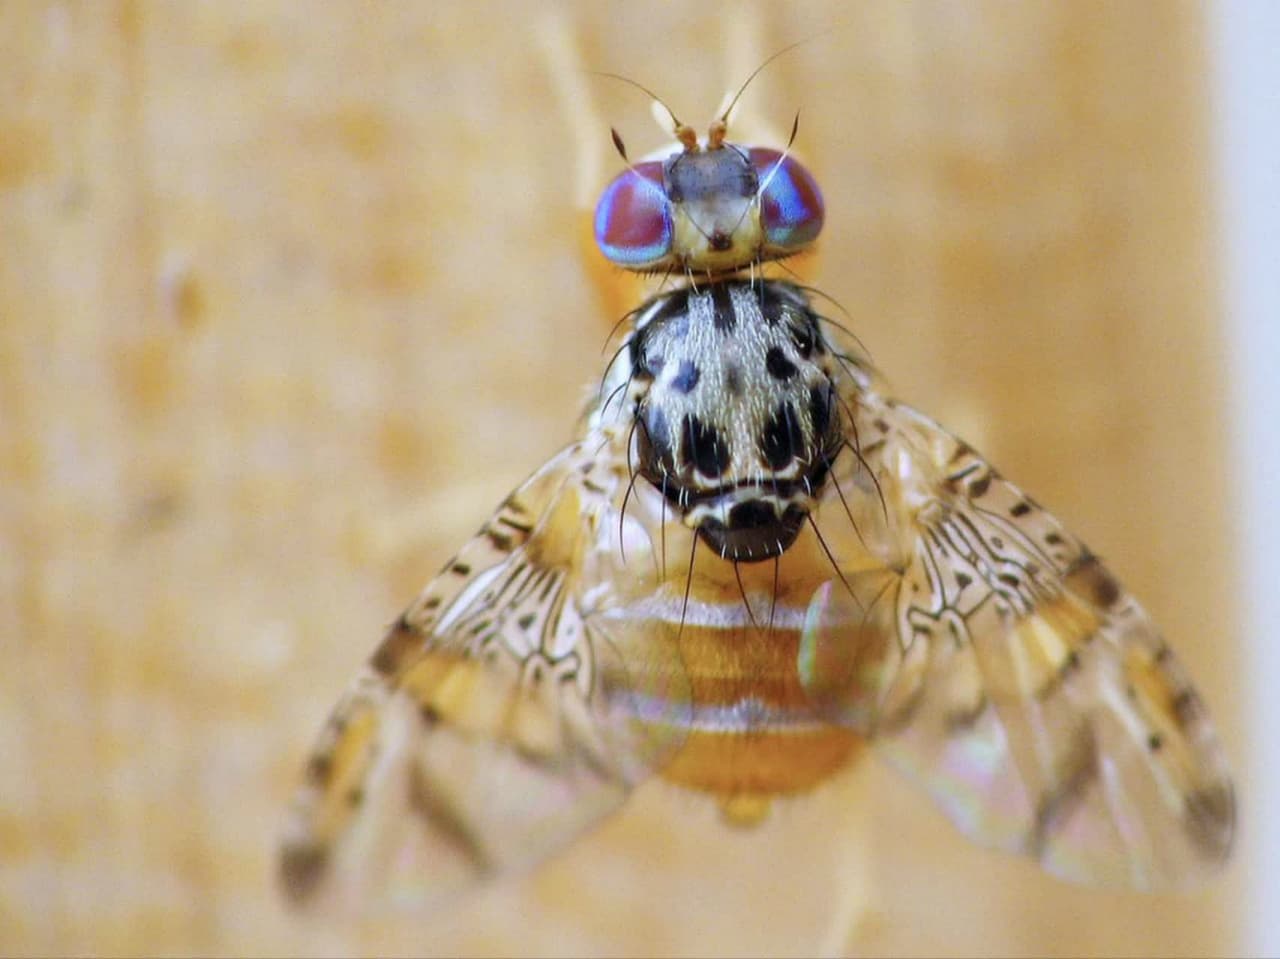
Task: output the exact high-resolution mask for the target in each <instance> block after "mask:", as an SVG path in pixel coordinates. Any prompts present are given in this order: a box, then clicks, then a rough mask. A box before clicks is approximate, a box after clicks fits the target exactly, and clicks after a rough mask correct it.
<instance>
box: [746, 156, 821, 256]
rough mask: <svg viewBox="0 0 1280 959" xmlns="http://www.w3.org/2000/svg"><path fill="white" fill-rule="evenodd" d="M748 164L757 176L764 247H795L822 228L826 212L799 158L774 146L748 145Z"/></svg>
mask: <svg viewBox="0 0 1280 959" xmlns="http://www.w3.org/2000/svg"><path fill="white" fill-rule="evenodd" d="M748 153H749V155H750V157H751V165H752V166H753V167H754V168H755V171H756V176H758V177H759V178H760V184H761V186H762V190H761V193H760V226H761V228H762V229H763V230H764V242H765V246H766V248H772V249H775V250H778V251H795V250H798V249H799V248H800V247H803V246H807V245H808V244H810V243H812V242H813V241H814V240H816V239H817V238H818V234H819V233H821V232H822V220H823V217H824V216H825V215H826V211H825V208H824V207H823V205H822V191H821V190H819V189H818V181H817V180H815V179H814V178H813V176H812V174H810V173H809V171H808V170H806V169H805V168H804V167H803V166H801V165H800V161H799V160H796V159H793V158H792V157H789V156H787V157H784V156H783V154H781V153H779V152H778V151H777V150H770V149H768V148H766V147H752V148H751V149H750V150H749V151H748Z"/></svg>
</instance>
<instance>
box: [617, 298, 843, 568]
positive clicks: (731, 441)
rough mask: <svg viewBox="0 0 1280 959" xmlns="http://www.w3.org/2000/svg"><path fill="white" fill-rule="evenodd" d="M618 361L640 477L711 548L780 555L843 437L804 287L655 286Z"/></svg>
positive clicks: (750, 555)
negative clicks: (624, 367)
mask: <svg viewBox="0 0 1280 959" xmlns="http://www.w3.org/2000/svg"><path fill="white" fill-rule="evenodd" d="M627 357H628V359H629V370H628V376H629V382H630V387H629V400H630V406H631V412H632V415H633V416H634V420H635V433H634V440H633V453H634V459H635V469H636V472H637V473H638V474H639V475H640V476H641V477H643V479H644V480H647V481H648V482H649V483H651V484H652V485H653V486H654V488H656V489H657V490H659V491H660V492H661V494H662V495H663V496H664V497H665V498H666V500H667V501H668V503H669V504H670V505H671V507H672V508H673V509H674V510H675V511H676V512H677V514H678V515H680V516H681V517H682V519H683V521H684V523H685V524H686V525H687V526H690V527H691V528H694V529H696V530H697V531H698V533H699V534H700V536H701V537H702V539H703V540H704V542H706V543H708V544H709V545H710V546H711V547H712V548H713V549H714V550H715V551H716V552H717V553H719V554H720V555H721V556H724V557H726V558H728V559H732V560H736V561H747V562H750V561H756V560H764V559H770V558H773V557H775V556H779V555H781V554H782V553H783V552H784V551H785V550H786V549H787V547H789V546H790V545H791V543H792V542H793V541H794V540H795V538H796V536H797V534H798V533H799V531H800V528H801V526H802V525H803V524H804V522H805V520H806V519H807V517H808V514H809V509H810V507H811V504H812V502H813V499H814V497H815V496H817V495H818V494H819V493H820V492H821V491H822V487H823V485H824V484H825V482H826V479H827V474H828V473H829V471H830V468H831V464H832V462H833V461H834V459H835V457H836V456H837V454H838V453H839V452H840V449H841V447H842V446H843V444H844V436H843V432H842V428H841V422H840V418H839V414H838V410H837V407H836V403H837V400H836V392H835V386H834V384H833V381H832V379H833V375H834V372H833V371H834V362H835V358H834V356H833V354H832V352H831V350H830V349H829V348H828V347H827V345H826V344H825V342H824V340H823V337H822V333H821V330H820V329H819V326H818V318H817V316H816V315H815V314H814V312H813V310H812V309H811V308H810V306H809V303H808V301H807V300H806V299H805V297H804V295H803V294H802V293H801V292H800V291H799V290H798V289H797V288H796V287H794V286H792V285H789V284H786V283H781V282H762V281H756V282H754V283H750V282H746V281H741V280H729V281H722V282H719V283H715V284H712V285H709V286H706V287H702V288H699V289H696V290H695V289H693V288H686V289H682V290H676V291H673V292H671V293H667V294H663V295H661V296H658V297H655V298H654V299H653V300H651V301H650V302H649V303H648V304H646V305H645V306H644V307H643V308H642V309H641V311H640V312H639V315H638V316H637V318H636V323H635V330H634V332H633V334H632V336H631V339H630V342H629V345H628V348H627Z"/></svg>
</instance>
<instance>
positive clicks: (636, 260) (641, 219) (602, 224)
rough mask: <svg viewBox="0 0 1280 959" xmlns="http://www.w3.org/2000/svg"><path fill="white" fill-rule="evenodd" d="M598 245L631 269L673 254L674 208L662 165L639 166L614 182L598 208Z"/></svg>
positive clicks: (608, 255)
mask: <svg viewBox="0 0 1280 959" xmlns="http://www.w3.org/2000/svg"><path fill="white" fill-rule="evenodd" d="M595 233H596V245H597V246H599V247H600V249H601V251H602V252H603V253H604V255H605V256H606V257H608V258H609V259H610V260H611V261H613V262H614V263H617V264H618V265H619V266H623V267H627V268H628V269H643V268H645V267H647V266H652V265H655V264H657V263H659V262H661V261H662V260H663V259H665V258H666V257H667V256H668V255H670V253H671V241H672V233H673V230H672V225H671V204H670V202H669V201H668V200H667V194H666V191H665V190H664V189H663V185H662V164H661V163H657V162H646V163H637V164H636V165H635V166H634V167H632V168H631V169H629V170H626V171H624V172H623V173H621V174H619V175H618V176H617V177H615V178H614V180H613V182H612V183H610V184H609V185H608V186H607V187H606V188H605V191H604V193H603V195H601V197H600V202H599V203H597V204H596V217H595Z"/></svg>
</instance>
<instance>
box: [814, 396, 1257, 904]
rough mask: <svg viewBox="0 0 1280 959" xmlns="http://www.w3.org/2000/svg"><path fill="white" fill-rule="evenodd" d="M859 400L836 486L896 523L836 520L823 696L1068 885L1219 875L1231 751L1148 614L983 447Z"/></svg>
mask: <svg viewBox="0 0 1280 959" xmlns="http://www.w3.org/2000/svg"><path fill="white" fill-rule="evenodd" d="M847 399H848V405H849V407H850V409H852V410H854V411H856V413H855V415H856V416H857V419H858V424H859V434H860V437H861V441H862V447H861V453H862V457H863V459H864V460H865V461H866V464H867V465H863V464H860V463H858V462H856V460H855V458H854V457H848V458H846V459H844V460H842V462H841V463H840V464H839V466H838V468H837V470H835V471H834V473H833V478H834V479H835V480H836V481H837V482H842V483H843V484H844V485H845V487H846V494H847V490H848V489H858V490H860V491H861V492H862V493H863V494H865V495H870V496H876V495H877V493H878V492H882V493H883V496H884V502H885V505H886V509H885V510H884V511H883V515H881V516H880V517H878V518H877V517H876V514H875V512H874V511H873V510H870V509H866V510H863V511H862V512H861V513H860V514H858V515H857V516H855V517H854V518H855V519H860V520H861V522H860V524H859V525H860V526H861V527H862V528H861V529H859V531H858V535H857V536H856V537H855V536H853V535H852V534H850V533H846V534H845V535H844V536H843V539H842V538H841V537H840V535H839V533H838V531H834V530H833V528H834V527H837V526H838V525H839V524H838V523H837V522H836V521H835V520H834V519H833V517H835V516H837V515H838V512H837V511H831V512H828V513H827V514H826V516H827V521H826V529H827V530H833V532H832V533H831V534H830V535H831V538H832V540H833V542H836V543H842V544H843V549H841V547H839V546H837V549H838V550H841V556H840V557H839V558H840V561H841V565H842V567H843V566H845V565H846V563H847V564H848V565H849V568H848V569H846V570H845V571H844V572H845V576H846V579H847V580H848V581H849V583H850V584H851V586H852V594H851V592H850V590H847V589H845V588H843V587H842V586H840V585H838V584H833V585H832V586H830V587H827V588H825V589H824V590H823V591H821V592H820V594H819V595H818V596H817V597H815V601H814V603H813V604H812V606H811V608H810V611H809V619H808V628H807V630H806V635H805V641H804V644H803V654H802V660H801V666H802V673H803V676H804V679H805V681H806V682H807V683H808V685H809V688H810V690H811V692H812V694H813V695H814V696H815V698H816V699H818V700H819V701H821V702H823V703H824V704H826V705H827V707H828V708H830V709H831V711H832V713H833V714H834V715H835V716H836V717H837V718H838V721H840V722H842V723H844V724H846V725H850V726H853V727H854V728H856V729H858V730H859V731H862V732H864V733H866V734H868V735H869V736H872V737H874V739H875V740H876V742H877V744H878V745H879V747H880V749H881V750H882V752H883V753H884V754H886V755H887V756H888V757H889V759H890V760H891V761H892V762H893V763H894V765H896V766H897V767H898V768H899V769H901V770H902V771H903V772H905V773H906V774H907V776H909V777H910V778H911V779H913V780H914V781H916V782H917V783H919V784H920V785H921V786H923V787H924V788H925V789H926V790H927V791H928V792H929V793H930V794H931V795H932V796H933V797H934V799H935V801H937V802H938V804H939V805H940V806H941V807H942V809H943V810H944V811H945V812H946V814H947V815H948V816H949V817H950V818H951V820H952V821H953V822H955V824H956V825H957V826H959V827H960V829H961V830H962V831H963V832H964V833H965V834H966V835H968V836H970V837H971V838H973V839H975V840H977V841H978V842H980V843H983V844H985V845H990V846H994V847H998V848H1001V849H1006V850H1010V851H1018V852H1022V853H1026V854H1028V855H1031V856H1034V857H1035V858H1036V859H1038V860H1039V861H1040V862H1041V864H1042V865H1043V866H1044V867H1045V868H1046V869H1048V870H1049V871H1050V872H1053V873H1054V874H1056V875H1058V876H1061V877H1063V878H1067V879H1071V880H1076V881H1081V882H1089V883H1095V884H1102V885H1113V886H1127V887H1132V888H1139V889H1152V888H1168V887H1176V886H1182V885H1186V884H1189V883H1193V882H1195V881H1196V880H1198V879H1201V878H1203V877H1204V875H1205V874H1206V873H1208V872H1209V871H1211V870H1213V869H1214V868H1215V867H1217V866H1219V865H1220V864H1221V863H1222V862H1223V861H1224V860H1225V859H1226V857H1227V855H1228V853H1229V850H1230V847H1231V841H1232V833H1233V831H1234V823H1235V802H1234V796H1233V792H1232V786H1231V782H1230V778H1229V774H1228V770H1227V765H1226V761H1225V757H1224V754H1223V751H1222V748H1221V747H1220V745H1219V743H1218V740H1217V737H1216V734H1215V733H1214V730H1213V727H1212V725H1211V723H1210V721H1209V718H1208V716H1207V714H1206V711H1205V709H1204V707H1203V706H1202V704H1201V702H1200V699H1199V698H1198V696H1197V695H1196V693H1195V691H1194V689H1193V688H1192V687H1191V684H1190V682H1189V680H1188V678H1187V676H1186V674H1185V672H1184V670H1183V668H1182V666H1181V665H1180V664H1179V663H1178V662H1177V660H1176V659H1175V658H1174V656H1173V654H1172V653H1171V651H1170V650H1169V647H1168V646H1167V645H1166V644H1165V642H1164V640H1163V639H1162V638H1161V637H1160V635H1159V633H1158V632H1157V630H1156V628H1155V626H1154V625H1153V624H1152V622H1151V620H1150V618H1149V617H1148V616H1147V614H1146V613H1145V612H1144V611H1143V609H1142V608H1141V606H1139V605H1138V603H1137V602H1136V601H1135V600H1134V599H1133V597H1132V596H1130V595H1129V594H1128V593H1127V592H1125V590H1124V589H1123V588H1122V587H1121V586H1120V584H1119V583H1118V582H1117V581H1116V580H1115V578H1114V577H1113V576H1112V575H1111V574H1110V572H1108V571H1107V569H1106V568H1105V567H1104V566H1103V565H1102V564H1101V563H1100V562H1099V561H1098V559H1097V558H1096V557H1095V556H1093V555H1092V554H1091V553H1090V552H1089V551H1088V549H1087V548H1086V547H1085V546H1084V545H1083V544H1082V543H1080V542H1079V541H1078V540H1077V539H1076V538H1075V537H1073V536H1072V535H1071V534H1070V533H1069V532H1067V531H1066V530H1065V529H1064V528H1063V527H1062V525H1061V524H1060V523H1059V522H1058V521H1057V520H1056V519H1055V518H1054V517H1053V516H1051V515H1050V514H1049V513H1047V512H1045V511H1044V510H1043V509H1042V508H1041V507H1040V506H1038V505H1037V504H1036V503H1035V502H1034V501H1033V500H1032V499H1031V498H1029V497H1027V496H1026V495H1025V494H1023V493H1022V491H1021V490H1019V489H1018V488H1017V487H1015V486H1014V485H1013V484H1011V483H1009V482H1007V481H1006V480H1004V479H1003V478H1001V477H1000V475H999V474H998V473H997V472H996V471H995V470H994V469H993V468H992V467H991V466H990V465H989V464H988V463H986V462H985V461H984V460H983V459H982V458H981V457H979V456H978V455H977V454H976V453H975V452H974V451H973V450H972V449H971V448H970V447H968V446H967V445H966V444H965V443H963V442H962V441H960V440H958V439H956V438H955V437H953V436H952V435H951V434H949V433H947V432H946V431H945V430H943V429H942V428H941V427H939V426H938V425H937V424H936V423H934V422H933V421H932V420H930V419H928V418H927V417H925V416H923V415H921V414H920V413H918V412H916V411H915V410H913V409H911V408H909V407H906V406H903V405H901V404H899V403H896V402H895V401H892V400H887V399H884V398H882V397H881V396H880V395H879V394H878V393H877V392H876V391H875V389H874V385H873V383H872V382H871V380H870V379H869V378H868V379H867V380H865V381H862V382H859V383H857V384H855V385H854V386H853V387H851V388H850V389H849V392H848V395H847ZM868 467H869V468H870V469H871V470H874V471H875V477H876V479H877V481H878V483H877V484H872V483H871V482H870V477H869V476H868V475H864V474H866V471H867V469H868ZM876 505H877V508H878V507H879V504H878V502H877V504H876ZM868 553H870V554H871V558H870V560H867V559H866V556H867V554H868ZM854 556H861V557H863V559H862V560H860V561H851V560H849V559H848V558H849V557H854ZM877 567H878V568H877ZM855 597H856V598H855Z"/></svg>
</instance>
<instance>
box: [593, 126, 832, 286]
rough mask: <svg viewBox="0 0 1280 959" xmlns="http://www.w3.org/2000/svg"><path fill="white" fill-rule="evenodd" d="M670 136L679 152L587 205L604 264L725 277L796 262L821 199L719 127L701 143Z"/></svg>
mask: <svg viewBox="0 0 1280 959" xmlns="http://www.w3.org/2000/svg"><path fill="white" fill-rule="evenodd" d="M676 134H677V136H678V137H679V138H680V140H681V142H682V143H683V147H681V148H677V150H676V151H675V152H674V153H672V154H671V155H670V156H668V157H667V158H666V159H665V160H661V161H658V160H650V161H644V162H640V163H636V164H634V165H632V166H631V167H630V169H628V170H626V171H624V172H623V173H621V174H619V175H618V176H617V177H616V178H615V179H614V181H613V182H612V183H610V184H609V186H608V187H606V188H605V191H604V193H603V194H602V195H601V197H600V202H599V203H598V204H597V205H596V213H595V236H596V243H597V245H598V246H599V247H600V250H601V252H603V253H604V255H605V256H606V257H607V258H608V259H609V260H611V261H612V262H613V263H615V264H617V265H618V266H621V267H624V268H625V269H628V270H636V271H639V272H661V271H667V272H671V271H675V270H680V271H683V272H689V273H693V272H700V273H706V274H709V275H727V274H731V273H733V272H735V271H737V270H740V269H742V268H744V267H747V266H749V265H751V264H755V263H763V262H765V261H768V260H777V259H782V258H783V257H787V256H791V255H792V254H795V253H800V252H802V251H803V250H805V249H807V248H808V247H809V246H810V245H812V243H813V242H814V240H816V239H817V238H818V234H819V233H820V232H821V231H822V223H823V219H824V215H825V214H824V208H823V203H822V191H821V190H820V189H819V188H818V183H817V181H816V180H815V179H814V178H813V175H812V174H810V173H809V171H808V170H806V169H805V167H804V166H803V165H802V164H801V163H800V162H799V161H798V160H796V159H795V157H792V156H791V155H789V154H787V153H785V152H779V151H777V150H772V149H768V148H764V147H745V146H740V145H738V144H735V143H728V142H726V141H725V139H724V134H725V130H724V124H723V122H720V123H718V124H713V125H712V128H711V132H710V133H709V134H708V136H707V139H706V141H705V143H699V142H698V140H697V138H696V137H695V136H694V134H693V131H692V130H691V129H690V128H688V127H678V128H677V130H676ZM617 142H619V143H620V142H621V141H617ZM624 157H625V154H624Z"/></svg>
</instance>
